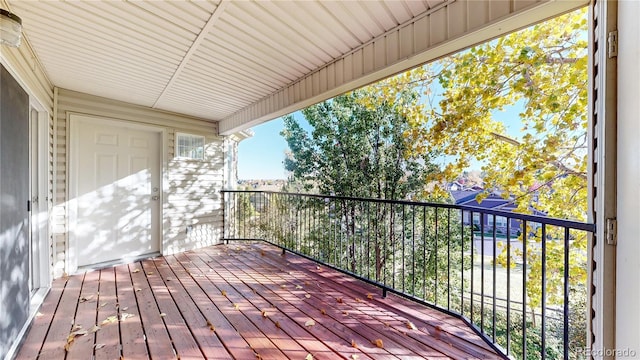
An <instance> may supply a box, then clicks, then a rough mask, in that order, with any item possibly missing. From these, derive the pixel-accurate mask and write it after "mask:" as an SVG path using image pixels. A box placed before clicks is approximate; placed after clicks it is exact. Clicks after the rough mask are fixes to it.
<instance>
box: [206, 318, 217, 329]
mask: <svg viewBox="0 0 640 360" xmlns="http://www.w3.org/2000/svg"><path fill="white" fill-rule="evenodd" d="M207 326H208V327H209V329H210V330H211V331H216V327H215V326H213V324H212V323H211V321H209V320H207Z"/></svg>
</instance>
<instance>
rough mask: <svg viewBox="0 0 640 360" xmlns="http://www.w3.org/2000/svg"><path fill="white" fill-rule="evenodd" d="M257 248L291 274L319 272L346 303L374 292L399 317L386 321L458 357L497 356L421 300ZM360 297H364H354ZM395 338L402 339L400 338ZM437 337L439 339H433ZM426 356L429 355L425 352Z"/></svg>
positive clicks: (459, 324)
mask: <svg viewBox="0 0 640 360" xmlns="http://www.w3.org/2000/svg"><path fill="white" fill-rule="evenodd" d="M257 248H258V249H259V251H247V252H246V254H253V256H255V257H257V256H263V255H258V254H264V256H267V257H269V258H271V259H272V261H275V262H276V263H279V266H283V267H287V269H288V271H286V273H287V274H288V273H295V271H296V269H297V265H299V267H302V269H303V270H304V271H305V272H306V274H308V275H312V276H315V277H316V279H317V280H318V283H322V286H324V287H331V288H334V289H338V291H339V293H340V292H342V293H344V294H347V295H349V297H348V298H347V297H344V298H343V303H349V304H351V305H352V307H354V308H358V307H362V306H363V305H366V304H370V303H371V302H369V301H364V300H363V299H366V296H367V295H369V294H371V295H372V296H373V297H374V299H375V301H377V302H378V305H379V306H380V308H384V309H389V310H390V314H391V315H392V316H394V317H395V321H387V322H385V325H388V326H390V327H394V328H395V329H396V330H397V331H398V332H399V333H405V334H407V335H410V336H411V337H413V338H414V339H420V340H421V341H422V342H423V343H424V344H426V345H428V346H429V347H433V348H435V349H437V350H439V351H441V352H442V353H444V354H446V355H447V356H450V357H454V358H455V357H462V358H464V357H467V356H468V355H472V356H474V357H479V358H487V357H495V354H494V353H493V351H491V350H490V349H489V348H488V345H486V343H485V342H484V341H482V340H481V339H479V338H478V337H477V335H476V334H475V333H473V332H472V330H470V329H468V327H467V326H466V325H465V324H464V323H462V321H460V320H457V319H454V318H452V317H449V316H447V315H446V314H443V313H440V312H438V311H434V310H430V309H428V308H426V307H425V306H422V305H419V304H417V303H413V302H410V301H408V300H405V299H400V298H398V297H396V296H389V297H388V298H387V299H384V301H383V300H380V298H379V297H378V296H376V293H377V292H376V290H377V289H376V288H374V287H372V286H370V285H368V284H365V283H363V282H361V281H358V280H357V279H354V278H351V277H348V276H344V275H342V274H340V273H339V272H337V271H332V270H329V269H326V268H324V267H319V266H317V265H315V264H313V263H311V262H309V261H307V260H305V259H303V258H301V257H298V256H295V255H291V254H287V256H285V258H286V260H285V259H283V258H282V256H280V253H279V252H277V251H274V250H273V248H271V249H268V248H267V249H268V250H270V251H265V247H264V245H259V246H257ZM324 279H326V280H327V281H325V280H324ZM378 292H379V291H378ZM356 298H358V299H360V300H361V301H360V302H358V301H354V300H355V299H356ZM367 300H368V299H367ZM398 308H402V309H404V310H406V311H398ZM414 308H420V310H421V312H416V311H415V310H412V309H414ZM347 311H349V310H347ZM394 313H395V314H398V313H400V314H402V315H403V316H397V315H395V314H394ZM434 313H435V316H430V318H431V319H432V320H429V321H423V319H424V318H425V315H427V316H428V315H432V314H434ZM410 314H411V315H410ZM442 315H444V316H442ZM407 321H411V322H412V323H414V325H416V326H417V327H418V328H419V330H420V331H421V332H423V333H426V335H428V338H425V337H424V336H421V334H420V332H419V331H415V330H413V331H411V330H410V329H408V328H406V324H407ZM405 329H406V330H405ZM395 339H396V340H402V339H398V338H395ZM434 339H435V340H436V341H433V340H434ZM454 344H455V346H454ZM457 348H459V349H457ZM425 356H428V355H427V354H425Z"/></svg>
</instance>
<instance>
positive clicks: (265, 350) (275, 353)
mask: <svg viewBox="0 0 640 360" xmlns="http://www.w3.org/2000/svg"><path fill="white" fill-rule="evenodd" d="M177 258H178V259H181V260H182V259H184V260H185V261H182V264H183V265H185V268H186V269H187V270H188V271H189V272H190V273H191V274H192V275H193V276H194V280H195V281H196V282H197V283H198V285H200V287H201V288H202V289H203V290H204V291H205V292H206V293H207V294H208V295H209V297H210V298H211V300H213V302H214V303H215V304H216V305H217V306H218V309H220V311H221V312H222V314H223V315H224V316H225V317H226V318H227V319H228V320H229V322H230V323H231V324H233V325H234V327H235V328H236V329H237V330H238V333H240V336H242V337H243V338H244V339H245V340H246V341H247V342H248V343H249V345H250V346H251V348H252V349H253V350H254V351H255V352H256V353H257V354H258V355H260V356H261V357H263V358H265V359H271V358H274V359H278V358H286V357H287V356H286V355H285V353H286V352H289V351H291V350H292V349H291V348H290V347H289V345H290V344H287V346H284V347H283V348H278V347H277V346H276V345H275V344H274V343H273V341H272V340H271V339H270V338H269V337H267V336H265V334H264V333H263V332H261V331H260V329H258V327H256V325H255V324H254V323H253V322H251V320H250V319H249V317H251V316H252V314H245V313H243V312H242V311H240V310H239V309H236V307H235V305H234V303H233V302H232V301H230V300H229V299H228V298H227V296H228V294H229V292H231V291H232V287H231V285H229V284H228V283H227V282H226V281H224V280H222V281H218V279H217V278H216V277H213V278H214V279H215V280H212V279H211V278H210V277H209V272H206V273H205V272H203V271H202V270H201V267H199V266H197V265H202V264H200V262H198V263H194V262H191V259H190V258H187V257H186V255H184V254H181V255H178V256H177ZM223 291H224V294H227V296H225V295H223ZM238 306H240V304H238ZM243 308H244V307H243ZM247 310H248V309H247ZM254 316H255V315H254ZM274 329H275V326H274ZM293 350H294V351H295V350H296V349H293ZM296 353H297V352H296ZM303 358H304V356H303Z"/></svg>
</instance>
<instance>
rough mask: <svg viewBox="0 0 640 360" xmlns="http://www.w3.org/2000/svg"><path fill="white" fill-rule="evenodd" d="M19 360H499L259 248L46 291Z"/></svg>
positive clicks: (459, 334)
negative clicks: (470, 359) (434, 359)
mask: <svg viewBox="0 0 640 360" xmlns="http://www.w3.org/2000/svg"><path fill="white" fill-rule="evenodd" d="M17 358H18V359H35V358H40V359H47V360H54V359H65V358H66V359H120V358H123V359H147V358H153V359H169V358H179V359H228V358H235V359H255V358H258V359H285V358H289V359H301V360H302V359H335V358H347V359H398V358H402V359H406V358H414V359H429V358H457V359H468V358H480V359H486V358H501V356H500V355H498V354H496V353H495V352H494V351H493V350H492V349H491V348H490V347H489V346H488V345H487V344H486V343H485V342H484V341H483V340H482V339H481V338H480V337H479V336H478V335H477V334H476V333H474V332H473V330H471V329H470V328H469V327H468V326H467V325H466V324H465V323H464V322H462V321H461V320H459V319H456V318H454V317H451V316H449V315H446V314H444V313H442V312H439V311H437V310H434V309H431V308H428V307H425V306H423V305H420V304H417V303H414V302H412V301H409V300H406V299H404V298H400V297H397V296H394V295H389V296H387V297H386V298H382V297H381V291H380V289H378V288H376V287H374V286H371V285H369V284H366V283H364V282H361V281H359V280H356V279H355V278H352V277H350V276H348V275H345V274H342V273H339V272H337V271H334V270H331V269H328V268H326V267H324V266H318V265H317V264H316V263H314V262H312V261H310V260H307V259H304V258H302V257H299V256H296V255H293V254H290V253H287V254H286V255H285V256H282V255H281V251H280V249H278V248H276V247H273V246H270V245H267V244H264V243H260V244H250V243H240V244H233V243H232V244H231V245H218V246H213V247H209V248H205V249H199V250H194V251H189V252H186V253H182V254H178V255H172V256H165V257H157V258H153V259H148V260H143V261H139V262H135V263H131V264H127V265H119V266H116V267H111V268H105V269H102V270H97V271H90V272H86V273H83V274H78V275H74V276H70V277H67V278H61V279H57V280H55V281H54V283H53V286H52V289H51V291H50V293H49V295H48V296H47V298H46V300H45V302H44V304H43V305H42V307H41V309H40V312H39V313H38V315H37V316H36V318H35V320H34V322H33V325H32V327H31V329H30V331H29V333H28V335H27V338H26V340H25V342H24V344H23V345H22V349H21V351H20V353H19V354H18V356H17Z"/></svg>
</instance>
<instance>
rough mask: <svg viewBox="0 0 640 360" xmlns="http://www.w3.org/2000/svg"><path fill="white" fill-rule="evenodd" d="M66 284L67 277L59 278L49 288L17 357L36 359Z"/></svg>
mask: <svg viewBox="0 0 640 360" xmlns="http://www.w3.org/2000/svg"><path fill="white" fill-rule="evenodd" d="M66 284H67V279H66V278H65V279H59V280H58V281H55V282H54V283H53V284H52V286H51V290H49V294H47V301H46V302H45V303H44V304H43V305H42V307H40V310H39V311H38V314H37V315H36V317H35V319H34V320H33V324H32V325H31V329H30V330H29V334H28V335H27V338H26V340H25V342H24V345H22V348H21V349H20V352H19V353H18V356H17V357H16V358H17V359H34V358H36V357H37V356H38V354H39V353H40V349H41V348H42V344H43V342H44V339H45V337H46V336H47V332H48V331H49V327H50V325H51V322H52V320H53V316H54V315H55V312H56V308H57V307H58V303H59V302H60V298H61V297H62V293H63V291H64V288H65V285H66Z"/></svg>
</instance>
